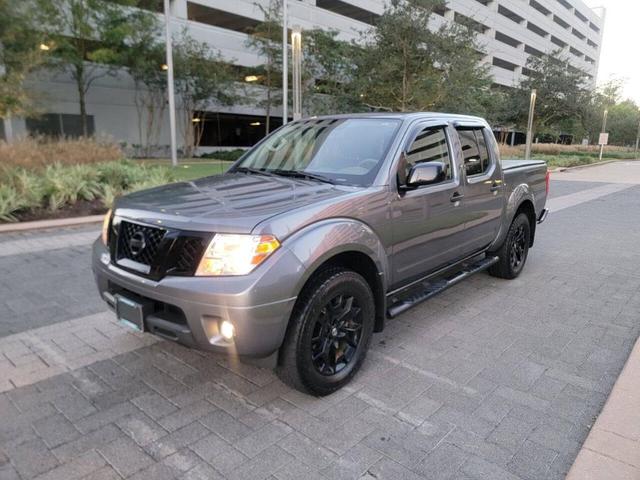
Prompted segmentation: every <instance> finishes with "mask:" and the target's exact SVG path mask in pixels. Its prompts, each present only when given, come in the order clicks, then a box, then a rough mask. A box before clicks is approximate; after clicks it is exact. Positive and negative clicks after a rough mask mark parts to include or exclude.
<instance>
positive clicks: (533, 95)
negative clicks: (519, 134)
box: [524, 88, 538, 160]
mask: <svg viewBox="0 0 640 480" xmlns="http://www.w3.org/2000/svg"><path fill="white" fill-rule="evenodd" d="M537 95H538V93H537V91H536V89H535V88H534V89H533V90H531V99H530V101H529V119H528V121H527V143H526V145H525V150H524V158H525V159H526V160H529V159H531V142H532V141H533V115H534V113H535V109H536V97H537Z"/></svg>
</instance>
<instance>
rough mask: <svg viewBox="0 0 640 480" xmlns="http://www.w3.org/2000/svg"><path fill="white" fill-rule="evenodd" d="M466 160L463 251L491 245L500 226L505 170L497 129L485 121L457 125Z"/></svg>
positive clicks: (468, 252) (468, 251) (464, 172)
mask: <svg viewBox="0 0 640 480" xmlns="http://www.w3.org/2000/svg"><path fill="white" fill-rule="evenodd" d="M456 131H457V132H458V139H459V140H460V148H461V149H462V158H463V161H464V168H463V182H464V194H465V197H464V199H465V207H466V208H465V211H466V213H467V216H468V217H467V221H466V223H465V230H466V233H467V236H466V237H465V239H464V241H463V243H462V244H461V248H462V254H463V255H470V254H472V253H474V252H476V251H478V250H482V249H483V248H485V247H487V246H489V244H491V242H493V240H494V239H495V237H496V235H497V233H498V229H499V228H500V219H501V216H502V207H503V202H504V200H503V195H502V189H503V183H502V172H501V170H500V168H499V166H498V165H497V158H498V157H497V154H496V152H495V150H494V148H495V140H494V139H493V133H492V132H491V131H490V130H489V129H487V128H486V127H484V126H482V125H477V126H476V125H457V126H456Z"/></svg>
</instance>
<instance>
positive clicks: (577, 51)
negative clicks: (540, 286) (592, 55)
mask: <svg viewBox="0 0 640 480" xmlns="http://www.w3.org/2000/svg"><path fill="white" fill-rule="evenodd" d="M569 51H570V52H571V53H572V54H573V55H575V56H576V57H578V58H582V57H584V53H582V52H581V51H580V50H578V49H577V48H573V47H570V48H569Z"/></svg>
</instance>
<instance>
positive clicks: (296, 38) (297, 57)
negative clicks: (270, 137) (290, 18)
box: [291, 26, 302, 120]
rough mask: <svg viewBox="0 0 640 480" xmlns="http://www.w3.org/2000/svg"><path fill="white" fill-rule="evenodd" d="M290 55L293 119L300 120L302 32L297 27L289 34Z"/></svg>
mask: <svg viewBox="0 0 640 480" xmlns="http://www.w3.org/2000/svg"><path fill="white" fill-rule="evenodd" d="M291 54H292V55H291V58H292V65H291V68H292V83H293V85H292V87H293V119H294V120H299V119H300V118H302V73H301V70H302V32H301V31H300V27H298V26H296V27H294V28H293V32H292V33H291Z"/></svg>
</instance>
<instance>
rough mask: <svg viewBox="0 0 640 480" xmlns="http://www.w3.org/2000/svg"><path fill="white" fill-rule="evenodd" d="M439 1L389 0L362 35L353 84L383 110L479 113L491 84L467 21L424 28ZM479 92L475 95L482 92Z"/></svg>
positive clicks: (368, 99) (370, 103) (374, 106)
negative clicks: (436, 27)
mask: <svg viewBox="0 0 640 480" xmlns="http://www.w3.org/2000/svg"><path fill="white" fill-rule="evenodd" d="M442 5H443V2H442V1H440V0H393V1H392V2H391V3H390V4H389V5H388V6H387V8H386V9H385V11H384V13H383V14H382V16H380V18H379V19H378V21H377V22H376V26H375V28H372V29H371V30H369V31H368V32H366V34H365V35H364V37H363V42H362V43H363V47H364V48H363V50H362V54H361V55H360V56H359V58H358V59H357V62H358V65H357V70H356V84H357V88H358V89H359V90H360V92H362V95H363V101H364V103H366V104H367V105H369V106H370V107H372V108H380V109H385V110H399V111H408V110H433V109H448V110H454V111H460V112H462V111H463V112H465V113H482V108H481V107H482V105H483V103H486V102H484V101H483V100H482V98H484V97H485V96H486V95H485V93H487V94H488V86H489V85H490V80H489V76H488V73H487V69H486V67H484V66H482V65H481V64H480V61H479V60H480V57H479V54H478V50H479V49H480V48H479V45H477V41H476V38H475V32H474V30H473V28H472V26H461V25H455V24H454V25H449V26H443V27H442V28H441V29H439V30H437V31H433V30H431V29H430V28H429V21H430V17H431V15H432V14H433V12H434V10H435V9H437V8H441V7H442ZM481 93H482V95H479V94H481Z"/></svg>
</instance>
